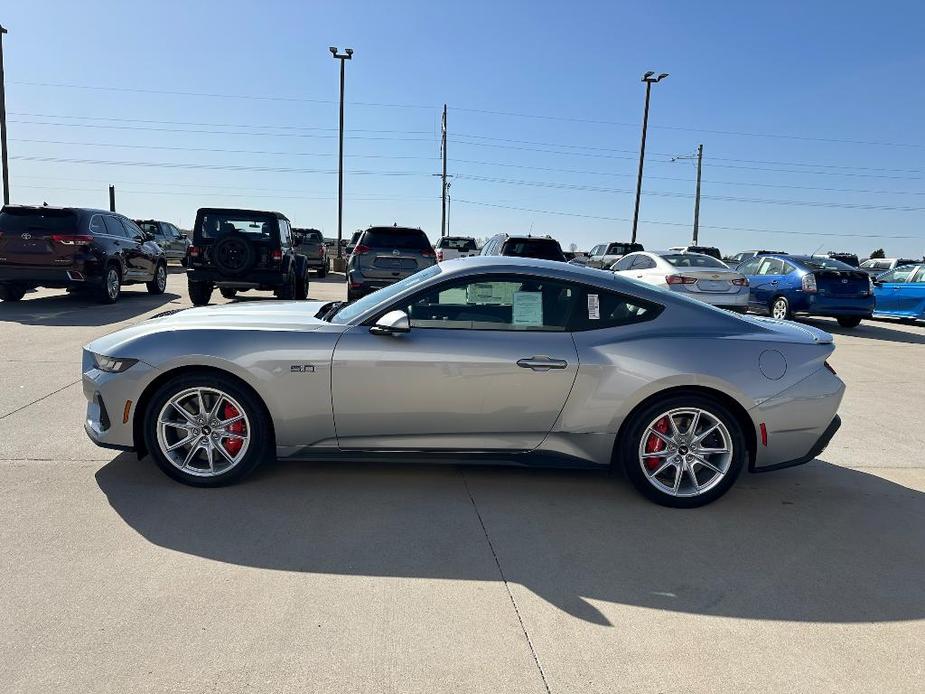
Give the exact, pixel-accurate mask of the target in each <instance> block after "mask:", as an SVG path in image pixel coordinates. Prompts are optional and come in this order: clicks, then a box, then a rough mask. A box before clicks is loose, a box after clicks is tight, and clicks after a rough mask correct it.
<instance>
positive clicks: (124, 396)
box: [81, 350, 157, 451]
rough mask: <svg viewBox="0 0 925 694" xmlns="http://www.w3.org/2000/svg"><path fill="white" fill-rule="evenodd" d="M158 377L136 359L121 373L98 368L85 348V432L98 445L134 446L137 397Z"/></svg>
mask: <svg viewBox="0 0 925 694" xmlns="http://www.w3.org/2000/svg"><path fill="white" fill-rule="evenodd" d="M156 376H157V370H156V369H154V367H152V366H149V365H148V364H146V363H145V362H142V361H139V362H137V363H136V364H134V365H132V366H131V367H130V368H129V369H127V370H126V371H123V372H122V373H109V372H107V371H101V370H100V369H97V368H96V366H95V364H94V363H93V355H92V354H91V353H90V352H88V351H86V350H84V354H83V374H82V379H81V380H82V384H83V392H84V397H86V399H87V414H86V418H85V419H84V431H85V432H86V433H87V436H89V437H90V440H91V441H92V442H93V443H95V444H96V445H97V446H101V447H103V448H113V449H116V450H122V451H129V450H134V449H135V435H134V418H135V410H136V407H137V405H138V399H139V397H140V396H141V394H142V393H143V392H144V389H145V388H146V387H147V385H148V384H149V383H150V382H151V381H152V380H154V378H155V377H156Z"/></svg>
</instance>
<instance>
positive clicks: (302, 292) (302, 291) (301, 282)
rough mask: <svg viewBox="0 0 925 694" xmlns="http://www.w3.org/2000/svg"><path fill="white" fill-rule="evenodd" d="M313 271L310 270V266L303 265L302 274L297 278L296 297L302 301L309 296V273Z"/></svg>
mask: <svg viewBox="0 0 925 694" xmlns="http://www.w3.org/2000/svg"><path fill="white" fill-rule="evenodd" d="M310 274H311V273H310V272H309V271H308V268H307V267H305V266H303V267H302V272H301V275H300V276H299V277H298V278H297V280H296V286H295V298H296V299H299V300H300V301H302V300H305V299H307V298H308V284H309V275H310Z"/></svg>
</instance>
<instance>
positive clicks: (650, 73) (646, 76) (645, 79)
mask: <svg viewBox="0 0 925 694" xmlns="http://www.w3.org/2000/svg"><path fill="white" fill-rule="evenodd" d="M654 74H655V70H649V71H648V72H647V73H646V74H644V75H643V76H642V81H643V82H648V81H649V78H650V77H652V75H654Z"/></svg>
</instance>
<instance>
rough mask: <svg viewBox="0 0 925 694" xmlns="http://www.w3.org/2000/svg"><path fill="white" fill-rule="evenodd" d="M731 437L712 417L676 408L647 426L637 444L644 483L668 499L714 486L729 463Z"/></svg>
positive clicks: (709, 414)
mask: <svg viewBox="0 0 925 694" xmlns="http://www.w3.org/2000/svg"><path fill="white" fill-rule="evenodd" d="M733 453H734V451H733V445H732V436H730V434H729V430H728V429H727V428H726V425H725V424H723V423H722V421H720V420H719V419H718V418H717V417H716V415H714V414H712V413H710V412H708V411H707V410H703V409H700V408H698V407H680V408H676V409H673V410H669V411H668V412H664V413H662V414H660V415H659V416H658V417H656V418H655V419H653V420H652V422H650V423H649V426H647V427H646V429H645V431H644V432H643V435H642V439H641V440H640V442H639V465H640V466H641V467H642V471H643V474H645V476H646V479H647V480H649V483H650V484H652V486H654V487H655V488H656V489H658V490H659V491H660V492H663V493H665V494H668V495H670V496H677V497H692V496H698V495H700V494H703V493H705V492H708V491H709V490H711V489H713V488H714V487H716V485H718V484H719V483H720V482H721V481H722V480H723V479H724V478H725V477H726V474H727V473H728V472H729V468H730V467H731V466H732V460H733Z"/></svg>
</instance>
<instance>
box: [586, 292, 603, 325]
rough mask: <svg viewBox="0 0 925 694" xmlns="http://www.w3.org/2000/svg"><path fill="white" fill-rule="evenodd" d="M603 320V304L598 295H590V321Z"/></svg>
mask: <svg viewBox="0 0 925 694" xmlns="http://www.w3.org/2000/svg"><path fill="white" fill-rule="evenodd" d="M600 318H601V302H600V300H599V299H598V298H597V294H588V319H589V320H600Z"/></svg>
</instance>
